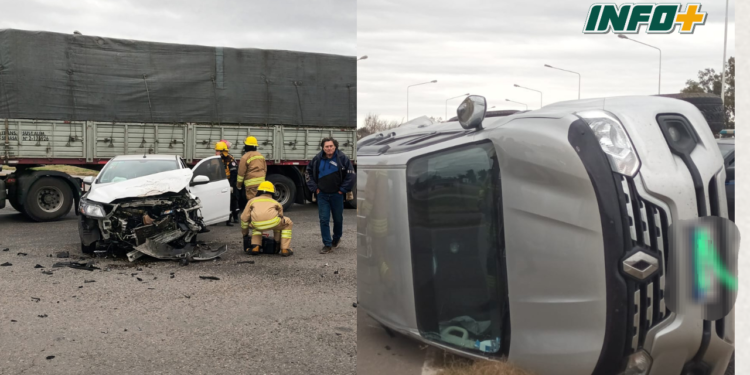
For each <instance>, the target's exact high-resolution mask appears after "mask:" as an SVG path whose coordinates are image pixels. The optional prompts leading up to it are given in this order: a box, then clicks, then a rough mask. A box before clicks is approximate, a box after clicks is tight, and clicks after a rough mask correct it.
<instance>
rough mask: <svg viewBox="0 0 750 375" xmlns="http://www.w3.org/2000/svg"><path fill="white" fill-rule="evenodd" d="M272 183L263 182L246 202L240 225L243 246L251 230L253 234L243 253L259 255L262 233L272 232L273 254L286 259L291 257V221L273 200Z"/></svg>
mask: <svg viewBox="0 0 750 375" xmlns="http://www.w3.org/2000/svg"><path fill="white" fill-rule="evenodd" d="M274 190H275V189H274V187H273V183H271V182H269V181H264V182H262V183H261V184H260V185H258V193H257V196H256V197H255V198H253V199H251V200H250V201H248V202H247V206H245V211H244V212H242V217H241V223H240V225H241V226H242V237H243V244H244V243H245V239H246V237H247V235H248V233H249V232H250V230H251V229H252V231H253V234H252V238H251V241H250V243H251V244H250V246H247V245H244V246H243V247H244V248H245V252H246V253H249V254H252V255H258V254H260V253H261V246H262V244H263V231H264V230H273V238H274V240H276V248H275V253H276V254H278V253H281V256H283V257H288V256H290V255H293V254H294V252H292V249H291V247H290V245H291V242H292V224H293V223H292V220H291V219H289V218H288V217H284V208H283V207H281V205H280V204H279V202H277V201H275V200H274V199H273V193H274Z"/></svg>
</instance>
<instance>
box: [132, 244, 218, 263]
mask: <svg viewBox="0 0 750 375" xmlns="http://www.w3.org/2000/svg"><path fill="white" fill-rule="evenodd" d="M227 250H228V246H227V245H221V246H219V247H218V248H216V249H212V248H211V247H209V246H207V245H194V244H187V245H186V246H185V247H183V248H181V249H178V248H175V247H173V246H170V245H168V244H166V243H161V242H156V241H151V239H147V240H146V242H145V243H144V244H143V245H140V246H138V247H136V248H135V250H134V251H131V252H130V253H128V260H130V261H131V262H133V261H135V260H136V259H138V258H140V257H141V255H148V256H150V257H152V258H156V259H169V260H179V259H187V260H210V259H214V258H217V257H219V256H220V255H222V254H224V253H225V252H227ZM138 253H140V254H138Z"/></svg>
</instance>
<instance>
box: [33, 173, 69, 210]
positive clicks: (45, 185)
mask: <svg viewBox="0 0 750 375" xmlns="http://www.w3.org/2000/svg"><path fill="white" fill-rule="evenodd" d="M23 206H24V208H25V209H26V215H28V216H29V217H30V218H31V219H32V220H34V221H50V220H55V219H59V218H61V217H63V216H65V215H66V214H67V213H68V212H70V207H72V206H73V193H72V192H71V191H70V187H69V186H68V185H67V184H66V183H65V182H63V181H61V180H59V179H57V178H50V177H44V178H40V179H39V180H38V181H37V182H35V183H34V185H31V189H29V191H28V193H26V202H24V205H23Z"/></svg>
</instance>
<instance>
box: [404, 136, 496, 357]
mask: <svg viewBox="0 0 750 375" xmlns="http://www.w3.org/2000/svg"><path fill="white" fill-rule="evenodd" d="M406 173H407V181H408V187H407V189H408V195H407V197H408V198H407V199H408V205H409V227H410V228H409V230H410V237H411V251H412V267H413V276H414V295H415V296H414V299H415V309H416V313H417V325H418V327H419V331H420V334H421V335H422V336H423V337H424V338H426V339H428V340H432V341H436V342H439V343H442V344H448V345H451V346H453V347H456V348H459V349H464V350H467V349H468V350H476V351H477V352H482V353H484V354H485V355H487V354H489V355H503V354H507V352H508V346H509V342H510V332H509V326H510V324H509V322H510V319H509V311H508V291H507V272H506V266H505V244H504V234H503V217H502V199H501V198H502V194H501V190H500V168H499V165H498V159H497V154H496V152H495V148H494V145H493V144H492V143H491V142H483V143H475V144H471V145H465V146H460V147H456V148H453V149H448V150H444V151H440V152H437V153H433V154H429V155H425V156H421V157H418V158H415V159H413V160H412V161H411V162H410V163H409V164H408V166H407V172H406Z"/></svg>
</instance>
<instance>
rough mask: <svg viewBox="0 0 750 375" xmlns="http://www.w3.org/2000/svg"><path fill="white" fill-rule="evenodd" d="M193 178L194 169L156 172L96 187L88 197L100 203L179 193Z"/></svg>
mask: <svg viewBox="0 0 750 375" xmlns="http://www.w3.org/2000/svg"><path fill="white" fill-rule="evenodd" d="M192 178H193V171H192V170H190V169H177V170H174V171H169V172H161V173H154V174H152V175H148V176H143V177H138V178H134V179H132V180H127V181H122V182H116V183H112V184H108V185H104V186H99V187H96V188H95V189H93V190H91V191H90V192H89V193H88V195H87V196H86V199H88V200H91V201H94V202H99V203H111V202H112V201H114V200H117V199H123V198H143V197H151V196H154V195H161V194H165V193H179V192H180V191H182V190H183V189H185V188H187V187H188V185H189V184H190V180H191V179H192Z"/></svg>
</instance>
